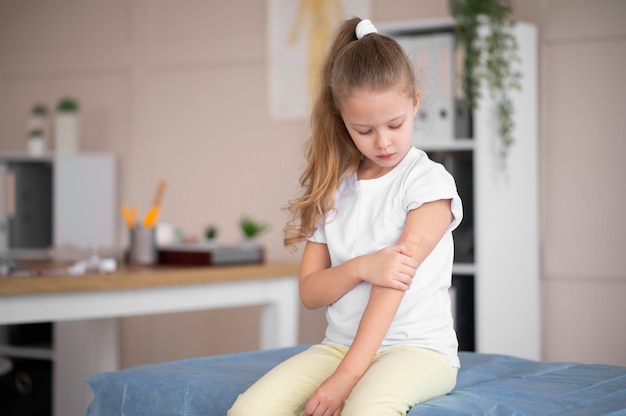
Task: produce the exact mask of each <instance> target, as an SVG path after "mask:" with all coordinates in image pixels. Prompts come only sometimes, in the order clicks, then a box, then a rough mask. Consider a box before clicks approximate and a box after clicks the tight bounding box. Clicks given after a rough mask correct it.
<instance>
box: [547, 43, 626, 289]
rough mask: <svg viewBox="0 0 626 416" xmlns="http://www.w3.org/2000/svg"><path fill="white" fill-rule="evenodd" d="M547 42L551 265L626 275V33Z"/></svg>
mask: <svg viewBox="0 0 626 416" xmlns="http://www.w3.org/2000/svg"><path fill="white" fill-rule="evenodd" d="M547 49H548V56H549V61H548V64H547V65H546V72H547V73H546V74H545V76H544V79H545V84H546V85H545V87H546V88H549V90H550V94H549V95H547V96H546V107H547V108H546V111H547V113H546V114H547V116H548V117H547V121H546V122H547V134H548V137H547V138H546V142H545V144H544V147H543V149H544V152H545V154H544V155H543V156H544V158H546V162H545V164H544V166H545V169H547V172H545V173H546V176H545V177H544V184H545V186H546V189H545V192H544V198H545V199H546V200H545V203H544V208H545V211H546V212H544V215H545V218H544V223H543V226H544V230H543V235H544V273H545V274H546V275H548V276H550V275H558V276H561V277H563V276H566V277H568V278H577V277H587V276H597V277H613V278H620V279H623V280H626V273H624V270H626V257H625V256H624V253H623V248H624V247H626V222H624V221H622V220H620V218H622V217H623V207H624V205H625V204H626V193H625V192H624V188H623V184H621V181H622V180H623V178H626V164H625V163H624V158H625V157H626V140H623V138H624V137H626V120H625V119H624V103H626V85H625V84H624V83H623V82H619V81H618V80H620V79H621V78H623V74H624V73H626V54H624V53H620V51H622V52H623V51H625V50H626V39H622V40H610V41H602V42H591V41H590V42H584V43H564V44H559V43H554V44H551V45H550V46H548V47H547ZM601 80H607V81H606V82H600V81H601Z"/></svg>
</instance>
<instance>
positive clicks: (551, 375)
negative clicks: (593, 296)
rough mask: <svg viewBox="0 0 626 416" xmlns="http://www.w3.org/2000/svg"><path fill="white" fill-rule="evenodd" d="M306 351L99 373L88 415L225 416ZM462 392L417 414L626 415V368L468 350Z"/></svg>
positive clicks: (278, 351)
mask: <svg viewBox="0 0 626 416" xmlns="http://www.w3.org/2000/svg"><path fill="white" fill-rule="evenodd" d="M304 348H306V346H304V345H301V346H297V347H291V348H283V349H275V350H268V351H254V352H245V353H237V354H228V355H220V356H213V357H206V358H195V359H190V360H182V361H173V362H167V363H160V364H151V365H143V366H137V367H132V368H129V369H126V370H121V371H116V372H108V373H101V374H96V375H93V376H90V377H88V379H87V382H88V384H89V386H90V387H91V390H92V391H93V392H94V399H93V400H92V402H91V404H90V406H89V409H88V410H87V415H88V416H113V415H118V416H121V415H125V416H128V415H133V416H143V415H146V416H148V415H150V416H155V415H163V416H169V415H171V416H200V415H211V416H214V415H215V416H220V415H225V414H226V411H227V410H228V408H229V407H230V406H231V404H232V403H233V402H234V401H235V399H236V397H237V396H238V395H239V394H240V393H241V392H243V391H244V390H245V389H246V388H248V386H250V385H251V384H252V383H253V382H254V381H255V380H257V379H258V378H259V377H261V376H262V375H263V374H264V373H265V372H267V371H268V370H269V369H271V368H272V367H274V366H275V365H276V364H277V363H279V362H281V361H283V360H285V359H286V358H288V357H290V356H292V355H293V354H295V353H297V352H299V351H302V350H303V349H304ZM460 359H461V370H460V371H459V376H458V382H457V386H456V388H455V389H454V390H453V391H452V392H451V393H450V394H448V395H446V396H443V397H438V398H436V399H433V400H430V401H427V402H424V403H421V404H419V405H418V406H415V407H413V408H412V409H411V410H410V411H409V412H408V415H409V416H417V415H459V416H460V415H491V416H499V415H516V416H523V415H569V416H578V415H585V416H587V415H612V416H617V415H626V367H616V366H609V365H590V364H578V363H544V362H537V361H531V360H525V359H520V358H516V357H511V356H506V355H493V354H478V353H467V352H461V353H460Z"/></svg>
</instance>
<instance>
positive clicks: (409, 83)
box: [284, 18, 416, 247]
mask: <svg viewBox="0 0 626 416" xmlns="http://www.w3.org/2000/svg"><path fill="white" fill-rule="evenodd" d="M359 22H361V19H359V18H352V19H348V20H346V21H344V22H343V23H342V24H341V26H340V27H339V29H338V30H337V32H336V34H335V37H334V39H333V42H332V43H331V46H330V49H329V50H328V51H327V53H326V56H325V58H324V60H323V62H322V65H321V68H320V73H319V84H318V86H317V89H318V90H317V93H316V95H315V100H314V102H313V109H312V112H311V120H310V123H311V136H310V138H309V140H308V142H307V145H306V149H305V156H306V160H307V165H306V167H305V169H304V172H303V173H302V175H301V177H300V186H301V187H302V189H303V193H302V195H301V196H299V197H298V198H296V199H294V200H292V201H290V202H289V205H288V206H287V211H288V213H289V218H288V221H287V225H286V226H285V229H284V232H285V238H284V244H285V246H288V247H289V246H293V245H294V244H295V243H297V242H300V241H303V240H306V239H307V238H309V237H310V236H312V235H313V233H314V232H315V229H316V227H317V225H318V224H323V223H324V222H325V220H326V217H327V216H328V215H329V214H330V213H331V212H332V211H333V210H334V209H335V194H336V192H337V189H338V186H339V183H340V182H341V180H342V179H344V178H345V177H346V176H348V175H350V174H352V173H354V172H356V170H357V169H358V167H359V163H360V159H361V153H360V151H359V150H358V149H357V147H356V146H355V144H354V142H353V141H352V138H351V137H350V134H349V133H348V130H347V129H346V126H345V124H344V122H343V119H342V117H341V108H340V104H341V101H342V100H343V99H345V98H347V97H349V96H350V94H351V93H352V91H354V90H355V89H357V88H369V89H372V90H376V91H380V90H384V89H388V88H393V87H396V86H398V85H400V86H401V88H403V89H404V90H406V92H407V95H408V96H409V97H413V96H414V94H415V91H416V88H415V75H414V73H413V65H412V64H411V62H410V60H409V59H408V57H407V56H406V54H405V53H404V51H403V50H402V48H401V47H400V45H398V43H397V42H396V41H395V40H393V39H391V38H389V37H387V36H384V35H379V34H377V33H375V28H374V29H373V30H372V28H373V25H372V26H371V27H368V28H367V29H366V31H365V32H366V33H365V34H361V35H362V36H361V38H360V39H357V35H356V29H357V25H358V24H359ZM363 22H364V23H365V21H363ZM369 24H370V25H371V22H370V23H369ZM361 32H362V31H361Z"/></svg>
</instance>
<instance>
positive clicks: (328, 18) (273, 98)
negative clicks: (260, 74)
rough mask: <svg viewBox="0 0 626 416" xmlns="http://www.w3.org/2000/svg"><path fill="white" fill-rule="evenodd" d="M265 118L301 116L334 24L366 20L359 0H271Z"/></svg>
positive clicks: (364, 4)
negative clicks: (268, 100) (267, 112)
mask: <svg viewBox="0 0 626 416" xmlns="http://www.w3.org/2000/svg"><path fill="white" fill-rule="evenodd" d="M268 13H269V16H268V24H267V27H268V34H267V39H268V47H269V52H268V57H269V59H268V66H269V68H268V74H269V99H270V103H269V104H270V105H269V107H270V115H271V116H272V117H273V118H276V119H294V118H306V117H307V116H308V114H309V112H310V108H311V107H310V106H311V97H312V91H313V90H314V88H315V85H316V82H317V71H318V68H319V64H320V62H321V60H322V58H323V56H324V53H325V51H326V48H327V46H328V42H329V41H330V39H331V37H332V34H333V32H334V30H335V29H336V28H337V25H338V24H339V23H340V22H341V21H342V20H344V19H346V18H348V17H352V16H358V17H361V18H364V19H365V18H369V17H370V16H369V2H368V1H363V0H297V1H295V0H270V1H269V7H268Z"/></svg>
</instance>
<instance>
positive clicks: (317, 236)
mask: <svg viewBox="0 0 626 416" xmlns="http://www.w3.org/2000/svg"><path fill="white" fill-rule="evenodd" d="M308 241H312V242H314V243H321V244H327V243H326V227H325V226H324V224H317V228H316V230H315V232H314V233H313V235H312V236H311V237H309V240H308Z"/></svg>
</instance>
